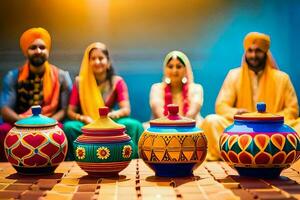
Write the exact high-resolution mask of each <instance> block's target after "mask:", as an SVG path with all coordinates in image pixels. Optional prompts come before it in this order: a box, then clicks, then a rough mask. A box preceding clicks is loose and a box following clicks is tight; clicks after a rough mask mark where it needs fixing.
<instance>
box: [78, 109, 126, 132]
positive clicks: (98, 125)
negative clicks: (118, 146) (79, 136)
mask: <svg viewBox="0 0 300 200" xmlns="http://www.w3.org/2000/svg"><path fill="white" fill-rule="evenodd" d="M108 112H109V108H108V107H101V108H99V116H100V117H99V118H98V119H97V120H96V121H94V122H92V123H90V124H88V125H85V126H84V127H82V128H81V130H82V132H91V131H92V132H95V131H97V132H102V131H114V132H116V131H117V132H123V131H124V130H125V126H124V125H120V124H117V123H116V122H114V121H113V120H112V119H110V118H109V117H108V116H107V115H108Z"/></svg>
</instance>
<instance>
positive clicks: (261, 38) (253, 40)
mask: <svg viewBox="0 0 300 200" xmlns="http://www.w3.org/2000/svg"><path fill="white" fill-rule="evenodd" d="M270 42H271V41H270V36H268V35H266V34H263V33H258V32H250V33H248V34H247V35H246V37H245V39H244V48H245V51H247V49H248V48H249V47H250V46H251V45H252V44H257V45H258V47H259V48H260V49H261V50H262V51H264V52H267V51H268V50H269V48H270Z"/></svg>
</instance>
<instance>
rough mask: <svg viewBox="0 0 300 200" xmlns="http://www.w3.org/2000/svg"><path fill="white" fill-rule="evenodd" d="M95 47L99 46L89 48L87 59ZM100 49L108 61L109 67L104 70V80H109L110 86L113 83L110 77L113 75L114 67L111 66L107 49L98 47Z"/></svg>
mask: <svg viewBox="0 0 300 200" xmlns="http://www.w3.org/2000/svg"><path fill="white" fill-rule="evenodd" d="M95 49H99V48H92V49H91V50H90V52H89V59H90V57H91V53H92V51H93V50H95ZM100 50H101V52H102V53H103V54H104V55H105V56H106V58H107V60H109V61H110V67H109V68H108V69H107V71H106V78H105V80H108V81H109V86H110V87H112V86H113V84H112V77H113V76H114V75H115V70H114V67H113V65H112V63H111V60H110V57H109V53H108V50H107V49H100Z"/></svg>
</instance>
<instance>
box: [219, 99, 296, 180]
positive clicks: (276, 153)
mask: <svg viewBox="0 0 300 200" xmlns="http://www.w3.org/2000/svg"><path fill="white" fill-rule="evenodd" d="M220 151H221V157H222V158H223V160H224V161H226V162H227V163H228V164H229V165H230V166H232V167H234V168H235V169H236V170H237V171H238V173H239V174H240V175H241V176H254V177H267V178H275V177H278V176H279V175H280V173H281V171H282V170H283V169H285V168H288V167H289V166H290V165H291V164H292V163H294V162H295V161H296V160H298V159H299V155H300V138H299V135H297V133H296V132H295V130H293V129H292V128H291V127H289V126H288V125H286V124H284V117H283V116H279V115H273V114H270V113H267V112H266V104H265V103H258V104H257V112H255V113H245V114H242V115H235V116H234V123H233V124H232V125H230V126H229V127H227V128H226V129H225V131H224V133H223V134H222V136H221V138H220Z"/></svg>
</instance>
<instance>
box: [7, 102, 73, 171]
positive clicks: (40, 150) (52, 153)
mask: <svg viewBox="0 0 300 200" xmlns="http://www.w3.org/2000/svg"><path fill="white" fill-rule="evenodd" d="M31 111H32V114H33V115H32V116H30V117H27V118H24V119H21V120H19V121H17V122H16V123H15V127H13V128H12V129H11V130H10V131H9V132H8V134H7V135H6V137H5V140H4V149H5V154H6V157H7V160H8V161H9V162H10V163H11V164H12V166H13V167H14V168H15V169H16V170H17V172H19V173H21V174H29V175H32V174H49V173H53V172H54V170H55V169H56V167H57V166H58V165H59V164H60V163H61V162H63V161H64V159H65V157H66V154H67V149H68V142H67V138H66V136H65V134H64V132H63V131H62V130H61V129H60V128H59V127H58V125H57V124H58V123H57V121H56V120H54V119H52V118H49V117H46V116H43V115H41V107H40V106H32V107H31Z"/></svg>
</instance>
